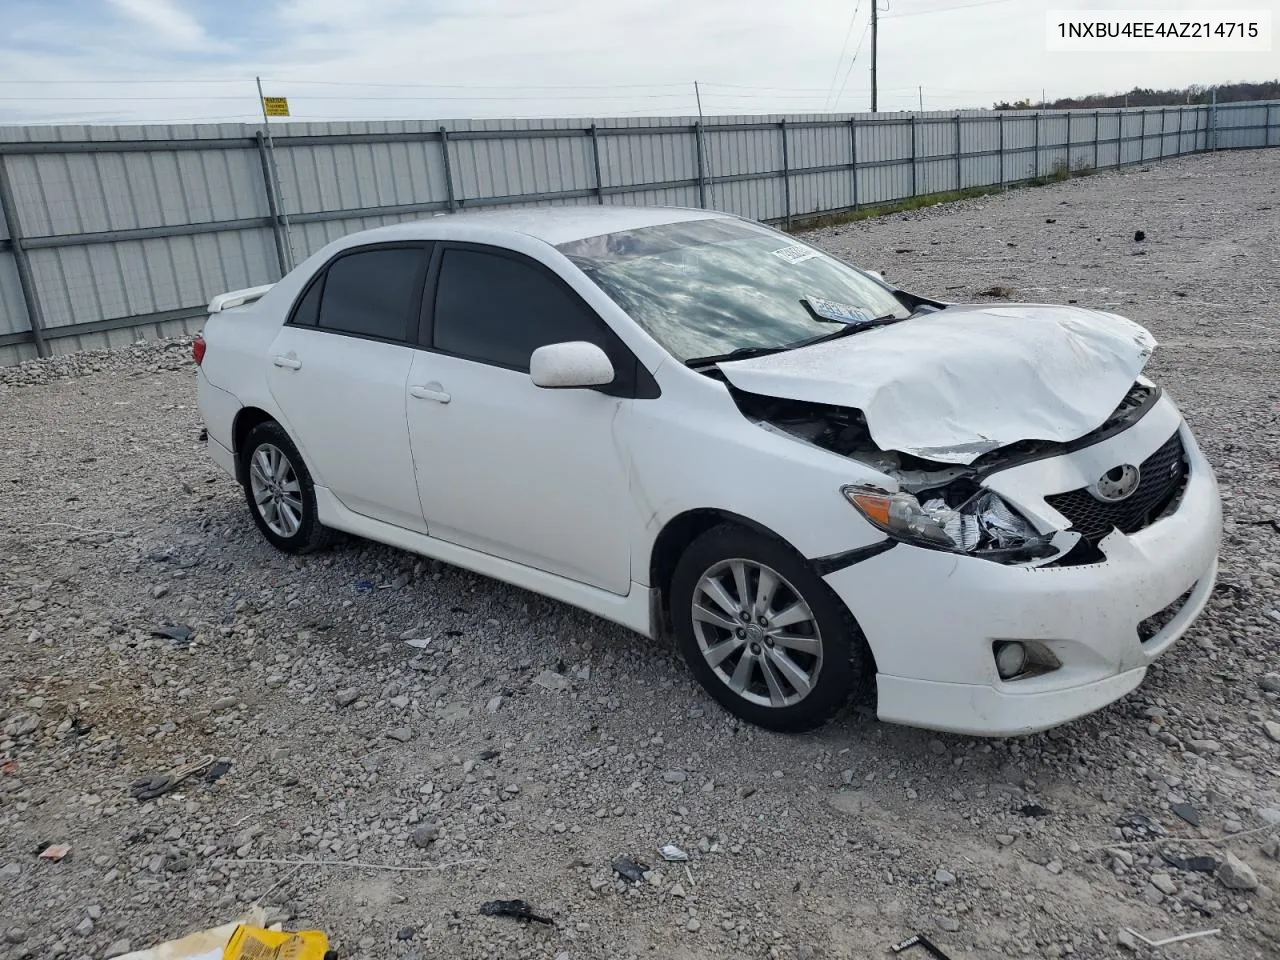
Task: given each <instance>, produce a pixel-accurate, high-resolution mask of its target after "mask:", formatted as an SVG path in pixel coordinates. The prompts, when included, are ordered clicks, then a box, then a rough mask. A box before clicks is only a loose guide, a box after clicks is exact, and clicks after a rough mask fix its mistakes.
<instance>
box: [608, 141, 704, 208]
mask: <svg viewBox="0 0 1280 960" xmlns="http://www.w3.org/2000/svg"><path fill="white" fill-rule="evenodd" d="M591 159H592V161H593V162H594V163H595V166H596V203H604V180H603V179H602V177H601V174H600V137H599V135H598V134H597V133H596V125H595V124H594V123H593V124H592V125H591ZM698 179H699V180H701V179H702V155H701V152H699V155H698ZM702 205H703V206H704V207H705V206H706V203H703V204H702Z"/></svg>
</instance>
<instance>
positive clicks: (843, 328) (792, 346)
mask: <svg viewBox="0 0 1280 960" xmlns="http://www.w3.org/2000/svg"><path fill="white" fill-rule="evenodd" d="M913 316H915V314H914V313H913V314H911V316H910V317H895V316H894V315H893V314H892V313H886V314H885V315H884V316H883V317H876V318H875V319H874V320H864V321H863V322H862V323H844V322H843V321H840V320H826V319H822V320H821V321H820V322H822V323H838V324H840V329H839V330H834V331H832V332H831V333H824V334H820V335H819V336H816V337H810V338H809V339H808V340H798V341H796V342H795V343H788V344H786V345H784V346H781V347H739V348H738V349H737V350H730V351H729V352H728V353H720V354H716V355H715V356H711V357H693V358H692V359H689V360H686V361H685V366H688V367H703V366H709V365H710V364H713V363H724V362H725V361H728V360H748V359H750V358H751V357H767V356H769V355H770V354H773V353H784V352H786V351H787V350H797V349H799V348H800V347H808V346H812V345H813V344H815V343H826V342H827V341H828V340H838V339H839V338H840V337H847V336H849V335H850V334H852V333H860V332H862V331H863V330H870V329H871V328H872V327H887V326H888V325H889V324H891V323H901V322H902V321H903V320H910V319H911V317H913Z"/></svg>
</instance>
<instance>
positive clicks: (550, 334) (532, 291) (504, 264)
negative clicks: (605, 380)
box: [434, 249, 617, 371]
mask: <svg viewBox="0 0 1280 960" xmlns="http://www.w3.org/2000/svg"><path fill="white" fill-rule="evenodd" d="M434 339H435V346H436V348H437V349H439V350H443V351H445V352H446V353H452V354H454V355H456V356H459V357H466V358H467V359H470V360H478V361H481V362H482V363H492V364H496V365H498V366H502V367H510V368H512V369H514V370H522V371H527V370H528V369H529V357H530V355H531V354H532V353H533V351H534V350H536V349H538V347H543V346H546V345H548V344H552V343H564V342H566V341H570V340H586V341H587V342H589V343H594V344H597V345H598V346H600V347H603V348H604V349H605V352H606V353H609V354H611V357H612V356H614V355H615V354H616V351H615V349H614V346H613V343H611V342H610V341H611V340H612V338H610V337H608V336H607V335H606V333H605V330H604V328H603V326H602V324H601V323H600V322H599V321H598V320H597V319H596V318H595V317H594V315H592V314H591V313H590V312H588V309H587V308H586V306H585V305H584V304H583V303H582V302H581V301H579V300H578V299H577V298H576V297H575V296H573V295H572V294H571V293H570V292H569V291H568V290H566V289H565V288H564V287H563V286H561V285H560V284H558V283H557V282H556V281H555V280H554V279H552V278H551V277H550V276H548V275H547V274H546V273H545V272H544V271H542V270H539V269H537V268H536V267H534V266H532V265H531V264H528V263H525V262H523V261H521V260H516V259H513V258H512V257H506V256H499V255H498V254H494V253H486V252H484V251H481V250H467V249H451V250H446V251H445V252H444V258H443V260H442V261H441V264H440V280H439V283H438V285H437V288H436V304H435V337H434ZM616 363H617V360H616V359H615V364H616Z"/></svg>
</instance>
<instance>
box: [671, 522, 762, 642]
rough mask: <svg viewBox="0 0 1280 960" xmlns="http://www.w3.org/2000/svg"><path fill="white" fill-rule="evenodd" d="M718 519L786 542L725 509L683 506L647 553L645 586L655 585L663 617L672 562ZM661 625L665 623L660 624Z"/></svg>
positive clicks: (673, 566) (674, 565)
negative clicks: (646, 579) (647, 567)
mask: <svg viewBox="0 0 1280 960" xmlns="http://www.w3.org/2000/svg"><path fill="white" fill-rule="evenodd" d="M722 523H732V524H736V525H738V526H740V527H746V528H747V529H748V530H754V531H755V532H756V533H760V534H763V535H764V536H766V537H772V538H773V539H774V540H778V541H780V542H782V543H786V541H785V540H783V539H782V537H779V536H778V535H777V534H776V533H774V532H773V531H772V530H770V529H769V528H768V527H766V526H764V525H763V524H759V523H756V522H755V521H754V520H750V519H748V518H747V517H743V516H740V515H739V514H736V513H730V512H729V511H728V510H715V509H710V508H707V509H699V510H687V511H685V512H684V513H681V514H679V515H677V516H675V517H672V518H671V519H670V520H669V521H667V525H666V526H665V527H663V528H662V531H661V532H660V533H659V534H658V539H657V540H655V541H654V543H653V552H652V553H651V554H650V555H649V586H650V587H652V588H654V589H656V590H657V591H658V593H659V596H660V597H661V600H662V615H663V619H664V620H665V619H666V618H667V612H668V597H669V596H670V593H671V578H672V577H673V576H674V575H675V572H676V565H677V564H678V563H679V562H680V558H681V557H682V556H684V552H685V550H686V549H688V547H689V544H691V543H693V541H695V540H697V539H698V537H700V536H702V535H703V534H704V533H706V532H707V531H708V530H710V529H711V528H712V527H718V526H720V525H721V524H722ZM664 626H665V624H664Z"/></svg>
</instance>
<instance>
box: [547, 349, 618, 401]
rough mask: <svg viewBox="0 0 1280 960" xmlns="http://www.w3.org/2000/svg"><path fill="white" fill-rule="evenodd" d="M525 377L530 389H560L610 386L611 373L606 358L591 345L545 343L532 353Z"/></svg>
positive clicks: (609, 363)
mask: <svg viewBox="0 0 1280 960" xmlns="http://www.w3.org/2000/svg"><path fill="white" fill-rule="evenodd" d="M529 376H530V377H531V378H532V379H533V383H534V386H538V387H547V388H549V389H553V390H564V389H568V388H572V387H602V386H604V385H605V384H607V383H613V378H614V371H613V364H612V363H611V362H610V361H609V357H608V356H607V355H606V354H605V352H604V351H603V350H601V349H600V348H599V347H597V346H596V345H595V344H594V343H587V342H586V341H585V340H574V341H571V342H569V343H549V344H547V345H546V346H545V347H539V348H538V349H537V350H535V351H533V356H531V357H530V358H529Z"/></svg>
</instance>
